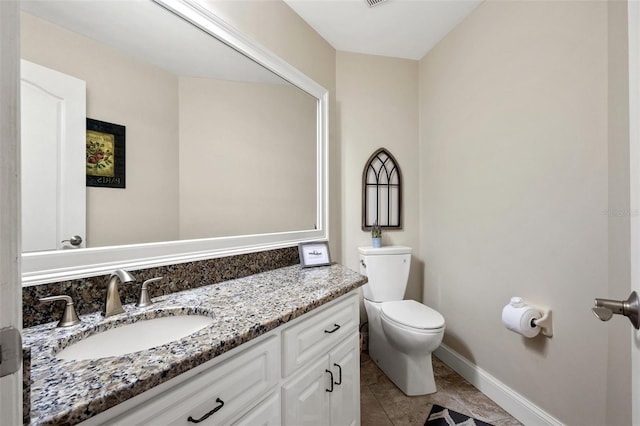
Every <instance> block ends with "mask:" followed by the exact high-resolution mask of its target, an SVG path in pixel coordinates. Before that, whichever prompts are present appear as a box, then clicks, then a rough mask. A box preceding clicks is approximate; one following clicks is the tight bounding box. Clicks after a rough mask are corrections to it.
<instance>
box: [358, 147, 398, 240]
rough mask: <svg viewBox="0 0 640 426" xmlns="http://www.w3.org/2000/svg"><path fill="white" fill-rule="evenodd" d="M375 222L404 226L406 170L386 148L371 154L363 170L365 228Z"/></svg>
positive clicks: (363, 215) (382, 225) (390, 226)
mask: <svg viewBox="0 0 640 426" xmlns="http://www.w3.org/2000/svg"><path fill="white" fill-rule="evenodd" d="M374 225H377V226H379V227H380V228H383V229H384V228H386V229H402V173H400V166H399V165H398V162H397V161H396V159H395V158H393V155H391V153H390V152H389V151H387V150H386V149H384V148H380V149H378V150H377V151H376V152H374V153H373V154H371V157H369V159H368V160H367V163H366V164H365V166H364V170H363V172H362V230H363V231H370V230H371V227H373V226H374Z"/></svg>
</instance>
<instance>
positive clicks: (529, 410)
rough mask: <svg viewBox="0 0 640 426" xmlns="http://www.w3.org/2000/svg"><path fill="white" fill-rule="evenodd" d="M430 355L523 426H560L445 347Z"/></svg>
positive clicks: (525, 400)
mask: <svg viewBox="0 0 640 426" xmlns="http://www.w3.org/2000/svg"><path fill="white" fill-rule="evenodd" d="M433 354H434V355H435V356H437V357H438V358H439V359H440V360H441V361H442V362H444V363H445V364H447V365H448V366H449V367H451V368H452V369H453V370H454V371H455V372H456V373H458V374H460V375H461V376H462V377H464V378H465V379H466V380H467V381H468V382H469V383H471V384H472V385H473V386H475V387H476V388H478V389H479V390H480V391H481V392H482V393H484V394H485V395H487V396H488V397H489V398H491V399H492V400H493V401H494V402H495V403H496V404H498V405H499V406H500V407H502V408H503V409H504V410H505V411H507V412H508V413H509V414H511V415H512V416H513V417H515V418H516V419H518V421H519V422H521V423H522V424H524V425H525V426H538V425H540V426H542V425H549V426H562V422H560V421H559V420H558V419H556V418H554V417H553V416H551V415H550V414H549V413H547V412H546V411H544V410H543V409H541V408H540V407H538V406H537V405H535V404H534V403H532V402H531V401H529V400H528V399H526V398H525V397H524V396H522V395H520V394H519V393H518V392H516V391H514V390H513V389H511V388H510V387H509V386H507V385H505V384H504V383H502V382H501V381H499V380H498V379H496V378H495V377H493V376H492V375H491V374H489V373H487V372H486V371H484V370H483V369H482V368H480V367H478V366H477V365H474V364H472V363H470V362H469V361H468V360H467V359H465V358H464V357H463V356H462V355H460V354H459V353H457V352H456V351H454V350H453V349H451V348H450V347H448V346H447V345H444V344H443V345H440V347H439V348H438V349H436V350H435V352H434V353H433Z"/></svg>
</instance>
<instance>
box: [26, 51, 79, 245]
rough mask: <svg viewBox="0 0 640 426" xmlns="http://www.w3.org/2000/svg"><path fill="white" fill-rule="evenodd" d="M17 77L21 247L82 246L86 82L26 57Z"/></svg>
mask: <svg viewBox="0 0 640 426" xmlns="http://www.w3.org/2000/svg"><path fill="white" fill-rule="evenodd" d="M20 80H21V85H20V90H21V95H20V96H21V98H20V101H21V121H22V123H21V158H22V159H23V160H22V166H21V169H22V181H21V185H22V188H21V192H22V251H23V252H34V251H43V250H59V249H66V248H80V247H86V241H82V243H80V244H77V245H72V244H71V243H70V242H69V240H71V239H73V237H74V236H80V237H81V238H82V239H83V240H85V204H86V202H85V133H86V124H85V123H86V84H85V82H84V81H82V80H79V79H77V78H75V77H71V76H69V75H66V74H63V73H60V72H58V71H54V70H51V69H49V68H46V67H43V66H40V65H37V64H34V63H31V62H28V61H24V60H23V61H21V79H20ZM26 159H28V160H26ZM65 240H66V241H65ZM74 242H77V241H74Z"/></svg>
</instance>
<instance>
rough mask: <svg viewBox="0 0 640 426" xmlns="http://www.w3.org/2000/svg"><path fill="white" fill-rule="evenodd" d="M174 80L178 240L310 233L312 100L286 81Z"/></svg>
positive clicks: (314, 105)
mask: <svg viewBox="0 0 640 426" xmlns="http://www.w3.org/2000/svg"><path fill="white" fill-rule="evenodd" d="M179 81H180V84H179V86H180V92H179V93H180V108H179V109H180V237H181V238H182V239H189V238H203V237H221V236H231V235H247V234H264V233H270V232H283V231H297V230H301V229H313V227H314V225H315V224H316V191H315V190H314V189H315V188H316V139H317V132H316V128H317V125H316V116H317V115H316V110H317V101H316V99H315V98H313V97H311V96H309V95H308V94H306V93H305V92H302V91H301V90H299V89H297V88H295V87H293V86H290V85H285V84H261V83H246V82H238V81H224V80H214V79H202V78H187V77H180V79H179ZM248 123H251V125H248Z"/></svg>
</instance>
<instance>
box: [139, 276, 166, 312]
mask: <svg viewBox="0 0 640 426" xmlns="http://www.w3.org/2000/svg"><path fill="white" fill-rule="evenodd" d="M162 278H163V277H156V278H151V279H149V280H146V281H145V282H143V283H142V288H141V289H140V298H139V299H138V303H136V306H137V307H138V308H144V307H145V306H149V305H151V304H153V302H152V301H151V298H150V297H149V290H148V289H147V287H148V286H149V284H151V283H152V282H156V281H160V280H161V279H162Z"/></svg>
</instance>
